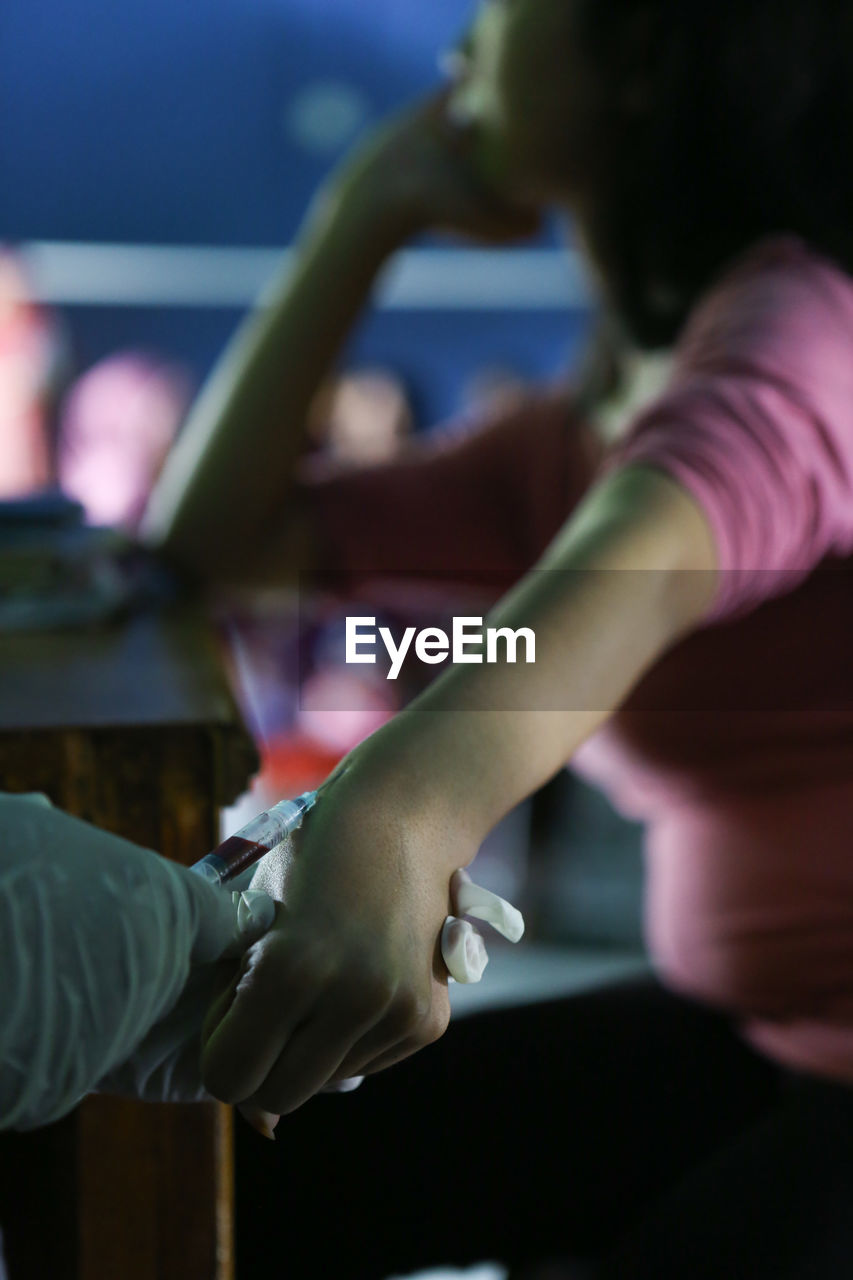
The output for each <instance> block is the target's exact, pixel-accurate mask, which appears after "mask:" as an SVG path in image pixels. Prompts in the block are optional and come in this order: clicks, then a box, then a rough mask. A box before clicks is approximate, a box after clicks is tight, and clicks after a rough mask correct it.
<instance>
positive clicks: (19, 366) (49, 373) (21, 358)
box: [0, 246, 63, 499]
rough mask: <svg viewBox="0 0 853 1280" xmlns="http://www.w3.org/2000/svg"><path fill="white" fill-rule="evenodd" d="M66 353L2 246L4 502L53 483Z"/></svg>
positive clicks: (15, 260)
mask: <svg viewBox="0 0 853 1280" xmlns="http://www.w3.org/2000/svg"><path fill="white" fill-rule="evenodd" d="M62 355H63V344H62V342H61V340H60V331H59V328H58V325H57V323H56V321H55V320H54V318H53V317H52V316H51V315H50V314H49V313H48V312H47V311H45V310H44V309H43V308H42V307H40V306H39V305H38V304H37V303H36V301H35V300H34V297H33V290H32V287H31V285H30V282H29V280H28V279H27V274H26V271H25V269H24V264H23V262H22V260H21V258H20V256H19V255H18V254H17V253H16V252H15V250H13V249H12V248H11V247H4V246H0V499H2V498H20V497H23V496H24V495H26V494H29V493H33V492H35V491H36V490H39V489H46V488H47V487H48V486H49V485H50V484H51V483H52V482H53V479H54V474H53V460H52V448H51V437H52V422H51V418H52V411H53V401H54V399H55V395H56V392H57V389H58V380H59V375H60V372H61V362H62Z"/></svg>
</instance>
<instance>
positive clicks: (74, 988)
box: [0, 794, 275, 1129]
mask: <svg viewBox="0 0 853 1280" xmlns="http://www.w3.org/2000/svg"><path fill="white" fill-rule="evenodd" d="M274 914H275V904H274V903H273V902H272V900H271V899H270V898H268V897H267V895H266V894H255V895H252V894H239V893H238V894H235V895H232V894H229V893H222V892H221V891H218V890H216V889H214V888H213V887H212V886H211V885H209V884H207V883H206V882H205V881H204V880H202V879H201V878H200V877H199V876H196V875H194V874H193V873H192V872H190V871H189V870H188V869H187V868H185V867H181V866H178V865H177V864H176V863H173V862H169V861H168V860H167V859H165V858H161V857H159V856H158V855H157V854H155V853H152V852H150V851H149V850H147V849H141V848H139V847H138V846H137V845H134V844H131V843H129V842H128V841H126V840H122V839H120V838H118V837H117V836H113V835H110V834H108V833H107V832H104V831H101V830H99V829H98V828H96V827H92V826H90V825H89V824H88V823H84V822H80V821H79V820H77V819H76V818H72V817H69V815H68V814H65V813H62V812H61V811H59V810H56V809H53V808H51V807H50V805H49V802H47V801H46V800H45V798H44V797H22V796H10V795H2V794H0V964H2V972H3V984H2V987H0V1128H4V1127H14V1128H17V1129H29V1128H33V1127H35V1126H36V1125H40V1124H48V1123H50V1122H51V1121H53V1120H57V1119H59V1118H60V1117H61V1116H63V1115H65V1114H66V1113H67V1112H68V1111H70V1110H72V1108H73V1107H74V1106H76V1104H77V1103H78V1102H79V1101H80V1100H81V1099H82V1098H83V1097H84V1096H85V1094H87V1093H89V1092H91V1091H92V1090H93V1089H94V1088H95V1087H96V1086H99V1087H101V1088H102V1089H104V1090H107V1089H115V1090H116V1091H119V1092H129V1093H133V1094H134V1095H136V1096H143V1097H146V1098H156V1099H161V1100H166V1099H170V1100H178V1099H186V1100H191V1099H195V1098H199V1097H205V1096H206V1095H205V1094H204V1091H203V1090H202V1089H201V1085H200V1080H199V1075H198V1065H197V1060H198V1040H199V1032H200V1027H201V1021H202V1017H203V1013H204V1010H205V1009H206V1008H207V1006H208V1004H209V1001H210V999H211V996H212V994H213V993H214V990H215V984H216V981H217V980H219V981H221V980H222V972H221V968H220V966H218V965H217V964H216V963H214V962H215V961H218V960H219V959H220V958H221V957H222V956H223V955H226V954H233V955H239V954H240V953H241V952H242V951H243V950H244V949H245V948H246V947H247V946H248V945H250V944H251V943H252V942H254V941H256V940H257V939H258V938H259V937H260V936H261V935H262V934H263V933H264V932H265V931H266V929H267V928H268V927H269V925H270V924H271V923H272V920H273V918H274ZM232 971H233V964H231V965H229V966H228V972H229V973H230V972H232Z"/></svg>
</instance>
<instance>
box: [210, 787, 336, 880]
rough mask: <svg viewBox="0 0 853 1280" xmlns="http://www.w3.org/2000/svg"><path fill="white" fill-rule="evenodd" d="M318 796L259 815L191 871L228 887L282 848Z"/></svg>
mask: <svg viewBox="0 0 853 1280" xmlns="http://www.w3.org/2000/svg"><path fill="white" fill-rule="evenodd" d="M315 799H316V792H306V793H305V794H304V795H301V796H297V798H296V799H295V800H280V801H279V803H278V804H274V805H273V806H272V808H271V809H267V810H265V812H264V813H259V814H258V816H257V817H256V818H252V820H251V822H247V823H246V825H245V827H241V828H240V830H239V831H237V832H235V833H234V835H233V836H229V837H228V839H227V840H223V842H222V844H220V845H218V846H217V847H216V848H215V849H214V850H213V851H212V852H211V853H209V854H208V855H207V856H206V857H205V858H202V860H201V862H197V863H195V865H194V866H193V867H192V868H191V870H193V871H195V872H196V873H197V874H198V875H202V876H204V878H205V879H206V880H209V881H210V882H211V883H213V884H220V885H221V884H226V883H227V882H228V881H229V880H233V879H234V878H235V877H236V876H239V875H241V874H242V872H244V871H246V870H247V869H248V868H249V867H251V866H253V865H254V864H255V863H256V862H257V861H258V860H259V859H260V858H262V857H263V855H264V854H265V853H268V852H269V851H270V850H271V849H275V848H276V847H277V846H278V845H280V844H282V843H283V842H284V841H285V840H286V839H287V837H288V836H289V835H290V833H291V832H292V831H295V830H296V828H297V827H298V826H299V824H300V823H301V821H302V817H303V815H304V814H305V813H307V812H308V810H309V809H310V808H311V807H312V805H313V804H314V801H315Z"/></svg>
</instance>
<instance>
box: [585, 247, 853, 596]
mask: <svg viewBox="0 0 853 1280" xmlns="http://www.w3.org/2000/svg"><path fill="white" fill-rule="evenodd" d="M676 356H677V363H676V369H675V373H674V376H673V380H672V383H671V386H670V388H669V390H668V391H667V392H666V393H665V394H664V395H663V396H662V398H661V399H660V400H658V401H657V402H656V403H655V404H654V405H653V406H652V407H651V408H650V409H648V410H647V411H646V412H644V413H643V414H642V415H641V417H640V418H639V419H638V421H637V422H636V423H635V424H634V426H633V428H632V430H631V433H630V435H629V436H628V437H627V438H626V440H625V441H624V442H622V443H621V444H620V445H619V446H618V447H617V449H616V450H615V451H614V452H613V453H612V454H611V456H610V457H609V459H608V462H607V468H606V469H607V470H611V469H612V468H614V467H617V466H625V465H628V464H635V465H636V464H640V465H648V466H653V467H658V468H660V469H662V470H664V471H666V472H667V473H668V474H670V475H671V476H672V477H673V478H674V479H675V480H676V481H677V482H678V483H679V484H681V485H682V486H683V487H684V488H685V489H687V490H688V491H689V492H690V493H691V494H692V495H693V496H694V497H695V499H696V500H697V502H698V503H699V504H700V506H701V507H702V508H703V510H704V512H705V514H706V516H707V518H708V521H709V524H710V526H711V529H712V533H713V536H714V539H715V543H716V550H717V555H718V565H719V569H720V574H719V583H718V589H717V594H716V597H715V600H714V602H713V605H712V609H711V613H710V618H711V619H718V618H723V617H728V616H731V615H732V614H735V613H738V614H740V613H744V612H748V611H749V610H750V609H752V608H754V607H755V606H756V605H758V604H760V603H761V602H762V601H763V600H765V599H767V598H769V597H771V596H775V595H781V594H784V593H785V592H787V591H788V590H790V589H791V588H792V587H793V586H794V585H795V584H796V583H797V582H798V581H799V580H801V579H802V578H804V577H806V576H807V575H808V574H809V573H810V572H811V570H812V569H813V568H814V567H815V566H816V565H817V564H818V562H819V561H821V560H822V559H823V558H824V557H826V556H828V555H832V554H836V555H845V554H847V553H849V552H850V551H851V550H853V280H851V279H850V278H849V277H848V276H846V275H844V274H843V273H842V272H841V271H840V270H839V269H838V268H836V267H834V266H833V265H832V264H830V263H828V262H826V261H825V260H823V259H821V258H819V257H817V256H816V255H815V254H813V253H812V252H811V251H810V250H808V249H807V248H806V247H805V246H804V245H803V244H801V243H800V242H799V241H796V240H793V239H791V238H787V237H786V238H785V239H779V240H774V241H771V242H765V243H764V244H763V245H761V246H759V248H758V249H756V250H753V251H752V252H751V253H750V254H749V255H748V257H747V258H745V259H743V260H742V261H741V262H740V263H739V265H738V267H737V268H736V269H735V270H734V271H733V272H731V273H729V274H728V275H727V276H726V277H725V278H724V280H723V281H722V283H721V284H720V285H718V286H717V287H715V288H714V289H713V291H712V292H711V294H710V295H708V296H707V297H706V299H705V300H704V301H703V302H702V303H701V304H700V306H699V308H698V310H697V311H696V312H694V314H693V316H692V317H691V319H690V321H689V323H688V326H687V329H686V331H685V333H684V335H683V338H682V340H681V341H680V343H679V349H678V351H677V353H676Z"/></svg>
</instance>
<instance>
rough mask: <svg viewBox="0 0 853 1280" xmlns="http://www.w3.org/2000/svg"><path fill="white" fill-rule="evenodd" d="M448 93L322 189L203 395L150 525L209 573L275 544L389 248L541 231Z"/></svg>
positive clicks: (164, 547)
mask: <svg viewBox="0 0 853 1280" xmlns="http://www.w3.org/2000/svg"><path fill="white" fill-rule="evenodd" d="M445 97H446V95H444V94H441V95H438V96H437V97H434V98H431V99H429V100H428V101H427V102H425V103H422V104H420V105H419V106H418V107H417V108H415V109H414V110H413V111H412V112H410V113H407V114H405V115H404V116H402V117H400V118H398V119H395V120H393V121H392V122H391V123H390V124H389V125H386V126H385V128H384V129H382V130H381V131H380V132H379V133H378V134H377V135H376V136H375V137H373V138H372V139H370V140H369V141H368V144H367V145H366V146H364V147H362V148H361V149H360V150H359V151H358V152H357V153H356V155H355V156H354V157H353V158H352V159H351V160H349V162H348V163H347V164H346V166H345V168H344V170H343V172H342V173H341V174H340V175H337V176H335V177H334V178H333V179H332V180H331V182H330V184H329V186H328V187H327V188H326V189H324V190H322V191H321V192H320V194H319V196H318V197H317V199H315V201H314V202H313V204H312V206H311V208H310V210H309V212H308V214H307V216H306V220H305V224H304V226H303V228H302V230H301V232H300V234H299V237H298V240H297V244H296V247H295V265H294V266H293V268H292V269H288V270H287V271H286V272H285V274H284V275H283V277H282V278H281V279H280V280H279V281H278V282H276V284H275V286H274V287H273V288H272V289H271V290H270V291H269V293H268V295H267V297H266V299H265V304H266V305H264V306H262V307H261V308H259V309H258V310H257V311H256V312H255V313H253V314H252V315H251V316H250V317H249V318H248V319H247V321H246V322H245V324H244V325H243V327H242V328H241V329H240V330H239V331H238V333H237V335H236V337H235V338H234V340H233V341H232V343H231V344H230V345H229V347H228V348H227V350H226V352H225V354H224V356H223V357H222V359H221V360H220V362H219V364H218V365H217V367H216V369H215V370H214V372H213V374H212V375H211V377H210V380H209V382H208V384H207V386H206V387H205V388H204V390H203V392H202V394H201V395H200V397H199V399H198V401H197V402H196V405H195V407H194V409H193V410H192V412H191V414H190V418H189V420H188V422H187V424H186V426H185V427H184V429H183V431H182V433H181V436H180V438H179V440H178V443H177V444H176V446H175V448H174V450H173V451H172V453H171V455H170V457H169V459H168V460H167V464H166V467H165V469H164V472H163V475H162V476H161V478H160V481H159V482H158V485H157V487H156V489H155V491H154V493H153V495H152V498H151V501H150V504H149V508H148V511H147V513H146V518H145V521H144V525H143V531H144V534H145V536H146V537H147V539H148V540H149V541H151V542H153V543H154V544H155V545H156V546H157V547H158V548H159V549H160V550H161V551H162V552H163V553H164V554H165V555H166V556H167V557H169V558H170V559H172V560H174V561H176V562H177V563H178V564H180V565H181V566H183V567H184V568H185V569H189V570H190V571H191V572H193V573H195V574H196V575H198V576H199V577H201V578H202V579H205V580H213V581H223V580H225V581H245V579H246V577H247V565H252V564H253V561H254V559H255V557H256V556H258V555H261V554H263V553H264V551H265V550H266V543H267V534H268V533H269V530H270V527H271V523H272V524H273V525H274V524H275V520H276V515H277V513H279V512H280V509H281V507H282V505H283V504H284V502H285V499H286V496H287V494H288V490H289V488H290V483H291V478H292V474H293V469H294V465H295V462H296V460H297V458H298V457H299V456H300V454H301V453H302V451H303V449H304V444H305V441H304V430H303V428H304V423H305V419H306V416H307V412H308V408H309V406H310V404H311V401H312V399H313V397H314V394H315V393H316V391H317V389H318V387H319V386H320V384H321V382H322V380H323V378H324V377H325V376H326V374H327V373H328V371H329V369H330V368H331V366H332V363H333V361H334V360H335V358H336V356H337V354H338V351H339V350H340V347H341V345H342V344H343V342H344V340H345V339H346V337H347V335H348V334H349V332H350V330H351V329H352V327H353V325H354V323H355V321H356V320H357V318H358V316H359V314H360V312H361V310H362V308H363V306H364V304H365V302H366V301H367V299H368V297H369V294H370V291H371V288H372V286H373V284H374V281H375V279H376V277H377V275H378V273H379V271H380V269H381V268H382V266H383V265H384V264H385V262H386V261H387V260H388V259H389V257H390V256H391V255H392V254H393V253H394V252H395V251H396V250H397V249H399V248H400V246H401V245H402V244H403V243H405V241H406V240H408V239H409V238H410V237H411V236H413V235H414V234H416V233H417V232H418V231H421V230H423V229H425V228H427V227H433V228H437V229H438V228H444V229H451V230H456V231H462V232H467V233H469V234H471V235H475V236H477V237H478V238H481V239H487V240H496V241H501V240H506V239H511V238H514V237H518V236H520V235H524V234H530V233H531V232H532V231H533V230H535V228H536V226H537V224H538V214H536V213H535V212H532V211H531V210H529V209H525V210H520V209H518V208H516V207H515V206H513V205H510V204H507V203H506V202H505V201H504V199H503V198H502V197H499V196H498V195H496V194H495V193H494V192H493V191H491V190H486V189H485V188H484V187H483V186H482V184H481V183H480V182H479V180H478V179H477V177H476V175H475V173H474V170H473V165H472V161H471V158H470V147H469V140H468V139H466V136H465V133H464V131H462V130H460V129H458V128H455V127H454V126H452V124H451V123H450V122H449V121H448V120H447V118H446V116H445V111H444V104H445ZM279 522H280V515H279Z"/></svg>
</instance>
